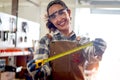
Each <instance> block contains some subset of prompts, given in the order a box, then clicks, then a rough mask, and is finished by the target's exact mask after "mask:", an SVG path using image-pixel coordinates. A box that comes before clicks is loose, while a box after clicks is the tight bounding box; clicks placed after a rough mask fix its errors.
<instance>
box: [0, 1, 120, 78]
mask: <svg viewBox="0 0 120 80" xmlns="http://www.w3.org/2000/svg"><path fill="white" fill-rule="evenodd" d="M64 1H65V2H66V4H67V5H68V6H69V8H70V9H71V11H72V28H73V30H74V31H75V32H76V34H77V35H80V36H88V37H90V38H91V39H94V38H95V37H101V38H103V39H104V40H105V41H106V42H107V45H108V47H107V49H106V51H105V54H104V55H103V59H102V61H101V62H100V66H99V69H98V71H97V72H95V74H94V75H93V76H86V80H120V78H119V73H120V70H119V67H120V50H119V44H120V37H119V34H120V31H119V29H118V28H119V26H120V24H119V21H120V0H64ZM49 2H50V0H0V80H8V79H11V80H12V79H13V80H26V77H29V76H30V75H29V74H28V72H27V70H26V63H27V62H28V61H29V60H31V59H32V58H33V55H34V54H35V51H36V49H37V48H38V46H37V45H38V41H39V39H40V38H41V37H42V36H44V35H45V34H46V33H48V30H47V28H46V25H45V22H46V20H45V14H46V6H47V4H48V3H49ZM31 49H33V50H34V51H31ZM4 65H8V66H6V67H3V66H4ZM4 69H6V71H7V72H6V71H5V70H4ZM16 69H17V70H16Z"/></svg>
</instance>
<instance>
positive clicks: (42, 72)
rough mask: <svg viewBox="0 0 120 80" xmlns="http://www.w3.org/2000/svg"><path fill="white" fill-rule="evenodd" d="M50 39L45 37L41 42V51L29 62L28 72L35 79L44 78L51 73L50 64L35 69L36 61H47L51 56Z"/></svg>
mask: <svg viewBox="0 0 120 80" xmlns="http://www.w3.org/2000/svg"><path fill="white" fill-rule="evenodd" d="M48 44H49V39H48V38H47V37H46V36H45V37H43V38H42V39H41V40H40V42H39V49H38V50H37V51H36V54H35V55H34V59H33V60H31V61H29V62H28V64H27V66H28V71H29V73H30V74H31V75H32V76H33V77H34V78H36V77H39V76H41V77H44V76H49V75H50V73H51V68H50V67H49V63H46V64H45V65H43V66H42V67H41V68H39V69H35V66H36V65H35V64H34V62H35V60H38V59H39V60H40V59H46V58H48V55H49V48H48Z"/></svg>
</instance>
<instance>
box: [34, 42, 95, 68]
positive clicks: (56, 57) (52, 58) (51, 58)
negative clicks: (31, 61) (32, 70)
mask: <svg viewBox="0 0 120 80" xmlns="http://www.w3.org/2000/svg"><path fill="white" fill-rule="evenodd" d="M92 45H93V43H92V42H90V43H87V44H84V45H81V46H79V47H76V48H74V49H71V50H68V51H66V52H63V53H60V54H57V55H55V56H52V57H49V58H47V59H42V60H36V62H35V64H36V68H39V67H40V66H42V65H44V64H45V63H47V62H49V61H52V60H55V59H58V58H60V57H63V56H65V55H68V54H72V53H74V52H76V51H79V50H81V49H84V48H86V47H88V46H92Z"/></svg>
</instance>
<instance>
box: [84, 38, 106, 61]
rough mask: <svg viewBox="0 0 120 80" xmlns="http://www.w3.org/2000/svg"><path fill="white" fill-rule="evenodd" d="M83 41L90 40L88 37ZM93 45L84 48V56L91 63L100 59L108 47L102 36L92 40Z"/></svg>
mask: <svg viewBox="0 0 120 80" xmlns="http://www.w3.org/2000/svg"><path fill="white" fill-rule="evenodd" d="M82 42H83V43H86V42H90V41H89V40H88V39H84V40H83V41H82ZM92 42H93V46H89V47H87V48H85V49H84V54H83V55H84V56H85V58H86V60H87V61H88V62H89V63H92V62H95V61H96V60H98V61H100V60H101V59H102V55H103V53H104V52H105V49H106V42H105V41H104V40H103V39H101V38H96V39H95V40H93V41H92Z"/></svg>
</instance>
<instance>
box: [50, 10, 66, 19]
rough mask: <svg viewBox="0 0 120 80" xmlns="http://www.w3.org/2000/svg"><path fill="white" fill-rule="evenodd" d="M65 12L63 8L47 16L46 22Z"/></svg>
mask: <svg viewBox="0 0 120 80" xmlns="http://www.w3.org/2000/svg"><path fill="white" fill-rule="evenodd" d="M65 10H68V9H67V8H63V9H60V10H58V11H56V12H54V13H52V14H51V15H49V16H48V20H50V21H51V20H54V19H55V18H56V17H57V15H63V14H64V11H65ZM56 13H57V15H56Z"/></svg>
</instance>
